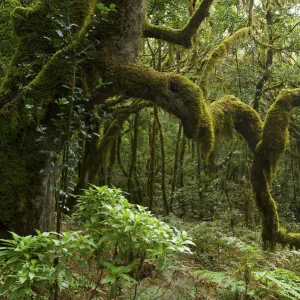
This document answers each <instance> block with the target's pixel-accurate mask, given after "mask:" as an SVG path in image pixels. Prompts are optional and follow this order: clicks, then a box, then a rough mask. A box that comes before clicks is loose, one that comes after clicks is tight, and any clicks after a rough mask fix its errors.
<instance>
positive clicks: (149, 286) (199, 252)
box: [63, 217, 300, 300]
mask: <svg viewBox="0 0 300 300" xmlns="http://www.w3.org/2000/svg"><path fill="white" fill-rule="evenodd" d="M166 221H167V223H169V224H170V225H174V226H175V227H177V228H178V229H179V230H185V231H187V232H188V234H189V235H191V236H192V238H193V241H194V243H195V244H196V245H195V246H194V247H192V251H193V254H191V255H173V256H172V257H171V258H170V259H169V260H168V263H167V266H166V268H165V269H164V270H163V271H161V272H158V271H157V270H155V267H154V266H153V265H152V264H151V263H148V262H147V261H146V263H145V265H144V269H143V274H144V275H143V277H145V278H143V279H142V280H140V281H139V282H138V283H137V284H135V285H133V286H131V287H129V288H124V289H123V290H122V296H120V297H119V298H117V299H123V300H130V299H134V300H156V299H160V300H190V299H191V300H192V299H194V300H213V299H220V300H227V299H228V300H230V299H233V300H244V299H267V300H271V299H283V300H284V299H291V300H297V299H300V277H299V276H300V251H296V250H294V249H289V248H284V249H282V247H278V248H277V249H276V250H275V251H263V250H262V243H261V238H260V230H259V228H258V229H257V230H256V231H254V230H250V229H247V228H246V227H243V226H237V227H235V228H234V230H233V229H232V228H230V227H229V226H227V227H226V226H224V223H223V222H220V221H219V222H200V223H199V222H186V221H183V220H180V219H178V218H175V217H170V218H168V219H167V220H166ZM86 275H87V276H88V277H90V278H91V277H93V280H94V282H95V283H97V282H96V281H99V280H95V278H99V274H98V273H97V274H96V273H95V274H93V273H90V274H86ZM101 276H103V274H100V278H101ZM100 281H101V279H100ZM100 281H99V282H100ZM102 292H104V294H103V293H102ZM102 292H100V293H98V292H96V291H94V292H92V293H91V292H90V291H89V292H88V293H86V294H82V293H79V294H77V295H76V296H75V295H74V294H73V295H69V296H68V295H65V297H63V299H82V300H83V299H108V297H107V296H105V291H103V290H102Z"/></svg>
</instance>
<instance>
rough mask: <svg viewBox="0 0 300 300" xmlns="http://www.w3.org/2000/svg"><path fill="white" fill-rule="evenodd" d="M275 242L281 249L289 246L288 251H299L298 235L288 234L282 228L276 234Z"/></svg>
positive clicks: (299, 239) (299, 235) (299, 240)
mask: <svg viewBox="0 0 300 300" xmlns="http://www.w3.org/2000/svg"><path fill="white" fill-rule="evenodd" d="M277 241H278V243H280V244H281V245H282V246H283V247H285V246H287V245H289V246H290V249H293V248H295V249H296V250H300V233H289V232H287V231H286V229H284V228H280V229H279V230H278V233H277Z"/></svg>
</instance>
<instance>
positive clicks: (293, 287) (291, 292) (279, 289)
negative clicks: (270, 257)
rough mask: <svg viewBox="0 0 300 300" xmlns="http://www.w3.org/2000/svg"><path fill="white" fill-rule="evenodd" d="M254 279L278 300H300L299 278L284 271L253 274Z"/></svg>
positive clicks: (292, 273) (290, 272)
mask: <svg viewBox="0 0 300 300" xmlns="http://www.w3.org/2000/svg"><path fill="white" fill-rule="evenodd" d="M254 275H255V277H254V278H255V279H256V280H258V281H259V282H261V283H263V284H264V285H266V286H267V287H268V286H269V285H271V287H270V289H271V290H272V291H273V292H274V293H275V294H277V295H278V296H280V299H290V300H297V299H300V277H299V276H297V275H296V274H295V273H294V272H292V271H288V270H285V269H277V270H275V271H264V272H255V273H254Z"/></svg>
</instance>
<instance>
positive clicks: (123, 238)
mask: <svg viewBox="0 0 300 300" xmlns="http://www.w3.org/2000/svg"><path fill="white" fill-rule="evenodd" d="M76 216H77V218H78V220H79V221H80V223H81V224H82V225H83V226H84V228H85V230H86V231H87V232H89V234H91V236H92V237H93V238H94V240H95V242H96V243H97V246H98V250H97V251H98V253H97V256H98V259H99V262H100V264H102V265H103V266H105V267H106V271H107V272H108V275H107V277H105V278H104V280H103V283H110V284H111V288H112V291H111V296H112V297H113V296H114V295H115V293H116V292H117V289H118V287H117V285H118V283H120V282H121V281H122V282H127V283H130V282H132V281H133V279H132V277H131V276H135V277H137V278H138V276H139V274H138V272H139V269H140V267H141V265H142V264H143V262H144V260H145V259H146V258H147V259H150V260H151V261H153V263H155V264H156V265H157V267H158V268H163V266H164V264H165V260H166V257H167V255H168V254H171V253H174V252H180V253H191V251H190V249H189V248H188V245H194V243H193V242H192V241H191V239H190V238H189V237H188V235H187V233H186V232H185V231H183V232H179V231H178V230H176V229H174V228H171V227H170V226H169V225H167V224H166V223H164V222H161V221H159V220H158V219H157V218H155V217H154V216H153V215H152V214H151V213H150V212H149V211H148V210H147V209H146V208H145V207H143V206H139V205H133V204H130V203H129V202H128V201H127V200H126V199H125V197H124V196H123V194H122V192H121V191H120V190H119V189H116V188H108V187H107V186H103V187H96V186H91V187H90V188H89V189H88V190H86V191H85V193H84V195H83V196H81V197H80V198H79V200H78V203H77V213H76ZM111 249H114V251H113V253H111V261H110V263H109V264H108V263H107V262H105V261H103V257H105V253H107V252H111ZM124 266H126V267H124ZM129 272H130V275H128V273H129Z"/></svg>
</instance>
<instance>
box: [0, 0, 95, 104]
mask: <svg viewBox="0 0 300 300" xmlns="http://www.w3.org/2000/svg"><path fill="white" fill-rule="evenodd" d="M92 2H93V1H92V0H76V1H72V2H69V1H60V0H52V1H51V5H49V2H48V1H45V0H40V1H38V2H37V4H36V5H35V6H34V7H32V8H22V7H17V8H16V9H15V10H14V11H13V12H12V14H11V19H12V24H13V29H14V33H15V35H16V37H17V50H16V52H15V54H14V56H13V58H12V60H11V64H10V68H9V70H8V72H7V74H6V77H5V79H4V80H3V83H2V86H1V87H0V107H1V106H2V105H4V104H5V103H7V102H9V101H10V100H11V99H13V98H14V97H15V96H16V95H17V94H19V93H21V92H22V89H23V88H24V87H25V86H26V85H28V83H29V82H30V81H31V80H32V78H34V76H35V75H36V74H38V72H39V71H40V70H41V68H42V67H43V65H45V64H46V63H47V61H48V60H49V58H50V57H51V55H53V54H54V53H55V52H56V51H57V50H58V48H60V47H61V44H62V43H63V38H62V37H60V36H59V35H58V32H57V30H60V31H61V32H62V33H63V34H64V39H66V38H67V37H66V36H67V34H68V33H67V32H66V31H64V30H66V28H63V27H62V26H63V25H62V26H61V25H59V24H68V18H70V24H76V25H78V26H73V29H72V30H73V34H76V32H77V31H78V29H79V28H81V25H82V24H83V22H84V20H85V18H86V16H87V14H88V13H89V12H90V10H91V7H92ZM62 16H64V17H62ZM64 26H67V25H64ZM20 66H21V68H20Z"/></svg>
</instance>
